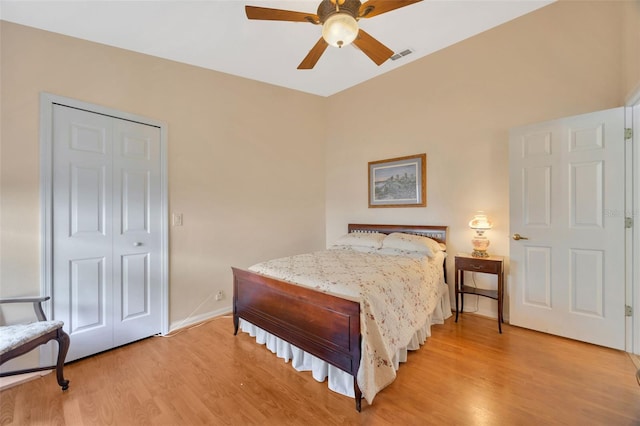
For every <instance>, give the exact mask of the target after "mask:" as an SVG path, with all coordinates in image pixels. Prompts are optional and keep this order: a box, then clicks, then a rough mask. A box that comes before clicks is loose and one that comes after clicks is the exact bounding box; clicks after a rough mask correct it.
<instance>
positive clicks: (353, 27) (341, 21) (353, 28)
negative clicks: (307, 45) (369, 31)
mask: <svg viewBox="0 0 640 426" xmlns="http://www.w3.org/2000/svg"><path fill="white" fill-rule="evenodd" d="M358 31H359V29H358V22H357V21H356V20H355V18H354V17H353V16H351V15H349V14H348V13H336V14H334V15H331V16H330V17H329V18H327V20H326V21H325V22H324V25H323V26H322V38H324V41H326V42H327V43H329V44H330V45H331V46H334V47H342V46H347V45H348V44H351V42H352V41H353V40H355V39H356V37H357V36H358Z"/></svg>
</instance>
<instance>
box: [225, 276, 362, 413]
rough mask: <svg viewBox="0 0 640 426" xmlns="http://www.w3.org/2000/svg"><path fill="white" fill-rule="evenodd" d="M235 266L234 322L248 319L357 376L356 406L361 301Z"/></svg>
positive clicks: (358, 406) (358, 403)
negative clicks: (343, 297) (342, 297)
mask: <svg viewBox="0 0 640 426" xmlns="http://www.w3.org/2000/svg"><path fill="white" fill-rule="evenodd" d="M232 270H233V325H234V334H237V333H238V323H239V319H240V318H243V319H245V320H247V321H249V322H250V323H252V324H254V325H256V326H257V327H260V328H261V329H263V330H265V331H267V332H269V333H271V334H273V335H275V336H278V337H279V338H281V339H283V340H286V341H287V342H289V343H291V344H292V345H294V346H296V347H298V348H300V349H302V350H304V351H306V352H308V353H310V354H312V355H315V356H316V357H318V358H320V359H322V360H323V361H326V362H328V363H329V364H331V365H334V366H335V367H337V368H339V369H340V370H343V371H346V372H347V373H349V374H351V375H352V376H353V383H354V391H355V399H356V409H357V410H358V411H360V409H361V402H362V392H361V391H360V388H359V387H358V382H357V380H356V375H357V373H358V368H359V366H360V304H359V303H358V302H354V301H351V300H346V299H341V298H339V297H336V296H332V295H329V294H326V293H322V292H318V291H315V290H312V289H309V288H306V287H301V286H298V285H295V284H291V283H287V282H285V281H280V280H277V279H274V278H270V277H266V276H264V275H260V274H257V273H254V272H250V271H246V270H242V269H238V268H232Z"/></svg>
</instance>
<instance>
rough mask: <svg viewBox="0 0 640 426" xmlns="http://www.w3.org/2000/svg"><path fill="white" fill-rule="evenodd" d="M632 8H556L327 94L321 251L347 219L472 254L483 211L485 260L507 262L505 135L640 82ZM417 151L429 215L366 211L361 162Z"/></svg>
mask: <svg viewBox="0 0 640 426" xmlns="http://www.w3.org/2000/svg"><path fill="white" fill-rule="evenodd" d="M636 5H637V4H636ZM636 5H634V4H633V3H630V2H627V3H621V2H607V3H601V2H561V3H556V4H552V5H549V6H547V7H544V8H542V9H539V10H538V11H535V12H533V13H531V14H528V15H525V16H523V17H521V18H519V19H516V20H514V21H511V22H508V23H506V24H504V25H502V26H500V27H497V28H495V29H492V30H490V31H487V32H485V33H483V34H480V35H478V36H476V37H473V38H470V39H468V40H465V41H463V42H460V43H458V44H457V45H455V46H452V47H449V48H447V49H444V50H442V51H439V52H437V53H435V54H433V55H430V56H428V57H426V58H423V59H421V60H418V61H415V62H413V63H411V64H407V65H406V66H404V67H402V68H400V69H397V70H395V71H393V72H391V73H388V74H385V75H383V76H380V77H378V78H376V79H373V80H370V81H368V82H365V83H363V84H361V85H359V86H357V87H355V88H352V89H350V90H347V91H344V92H342V93H340V94H337V95H334V96H332V97H331V98H329V105H328V110H327V111H328V119H329V122H328V123H329V124H328V134H327V201H326V203H327V204H326V208H327V242H328V244H331V242H332V241H334V240H335V239H336V238H337V237H338V236H339V235H340V234H341V233H342V232H343V230H344V224H345V223H348V222H363V223H405V224H444V225H448V226H449V229H450V239H449V253H450V254H451V255H454V254H455V253H457V252H464V251H466V252H468V251H469V250H470V242H469V241H470V239H471V238H472V236H473V233H472V231H471V230H470V229H469V228H468V226H467V223H468V221H469V220H470V219H471V217H472V216H473V214H474V212H475V211H477V210H484V211H485V212H486V213H487V214H488V215H489V216H490V217H491V218H492V219H493V221H494V229H492V230H491V231H490V232H488V234H487V236H488V238H489V239H490V240H491V246H490V252H492V253H494V254H500V255H506V256H508V255H509V177H508V131H509V129H510V128H511V127H515V126H519V125H523V124H528V123H535V122H539V121H544V120H549V119H554V118H559V117H563V116H570V115H575V114H580V113H586V112H590V111H596V110H600V109H606V108H612V107H616V106H621V105H624V99H625V96H626V95H627V92H628V91H629V90H631V88H632V87H635V86H636V85H637V84H638V83H639V82H640V73H638V66H637V62H635V65H633V67H632V66H630V65H629V64H625V55H623V52H624V49H623V47H624V46H629V45H630V44H631V43H626V44H623V43H622V40H623V34H625V31H626V30H624V28H623V23H624V22H625V14H627V13H629V12H630V9H632V7H630V6H636ZM636 13H637V12H636ZM636 18H637V17H636ZM636 21H637V19H636ZM629 22H630V20H629ZM638 31H639V30H638V27H635V30H634V31H630V30H627V31H626V36H627V37H629V36H630V34H631V33H633V34H635V35H637V34H638ZM636 45H637V44H636ZM626 53H627V54H628V55H629V54H633V55H638V51H635V52H631V51H630V50H627V52H626ZM632 73H635V74H633V78H632V77H631V75H632ZM343 114H345V115H344V116H343ZM423 152H424V153H426V154H427V168H428V171H427V187H428V188H427V203H428V205H427V207H426V208H390V209H369V208H367V163H368V162H369V161H374V160H382V159H385V158H393V157H399V156H404V155H411V154H418V153H423ZM452 264H453V262H452V259H450V260H449V263H448V267H449V278H450V279H451V280H452V279H453V273H452ZM483 278H484V277H478V279H479V280H482V279H483ZM486 285H495V280H493V282H491V279H488V282H487V283H486ZM480 299H481V300H480V301H479V303H480V306H479V309H480V311H481V312H484V313H487V314H490V315H494V314H495V311H496V308H495V303H492V301H490V300H488V299H484V298H480ZM473 303H475V302H473Z"/></svg>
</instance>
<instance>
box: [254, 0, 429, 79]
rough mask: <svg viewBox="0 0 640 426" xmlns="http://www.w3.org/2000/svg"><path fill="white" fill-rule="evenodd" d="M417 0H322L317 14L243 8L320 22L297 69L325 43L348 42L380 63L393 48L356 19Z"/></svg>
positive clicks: (311, 61) (268, 16)
mask: <svg viewBox="0 0 640 426" xmlns="http://www.w3.org/2000/svg"><path fill="white" fill-rule="evenodd" d="M420 1H422V0H369V1H367V2H365V3H362V2H361V1H360V0H322V1H321V2H320V5H319V6H318V11H317V14H313V13H305V12H295V11H292V10H283V9H270V8H267V7H257V6H245V11H246V13H247V18H249V19H259V20H266V21H290V22H308V23H311V24H314V25H322V37H320V40H318V42H317V43H316V44H315V46H313V48H311V50H310V51H309V53H308V54H307V56H306V57H305V58H304V59H303V60H302V62H301V63H300V65H298V69H312V68H313V67H314V66H315V65H316V63H317V62H318V59H320V56H322V54H323V53H324V51H325V50H326V48H327V46H329V45H332V46H335V47H342V46H347V45H349V44H351V43H353V44H355V45H356V46H357V47H358V48H359V49H360V50H362V51H363V52H364V54H365V55H367V56H368V57H369V58H370V59H371V60H372V61H373V62H375V63H376V64H377V65H380V64H382V63H383V62H384V61H386V60H387V59H389V58H390V57H391V56H392V55H393V51H392V50H391V49H389V48H388V47H387V46H385V45H384V44H382V43H380V42H379V41H378V40H376V39H375V38H373V37H371V36H370V35H369V34H368V33H366V32H365V31H364V30H363V29H362V28H358V20H360V19H361V18H373V17H374V16H378V15H382V14H383V13H387V12H390V11H392V10H395V9H399V8H401V7H404V6H409V5H410V4H413V3H418V2H420Z"/></svg>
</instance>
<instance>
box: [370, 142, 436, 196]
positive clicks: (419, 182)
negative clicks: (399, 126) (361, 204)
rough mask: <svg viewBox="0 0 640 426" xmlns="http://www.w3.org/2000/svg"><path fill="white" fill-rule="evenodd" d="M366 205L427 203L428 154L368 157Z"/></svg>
mask: <svg viewBox="0 0 640 426" xmlns="http://www.w3.org/2000/svg"><path fill="white" fill-rule="evenodd" d="M368 174H369V208H376V207H426V206H427V154H417V155H410V156H407V157H398V158H390V159H387V160H379V161H371V162H369V167H368Z"/></svg>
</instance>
